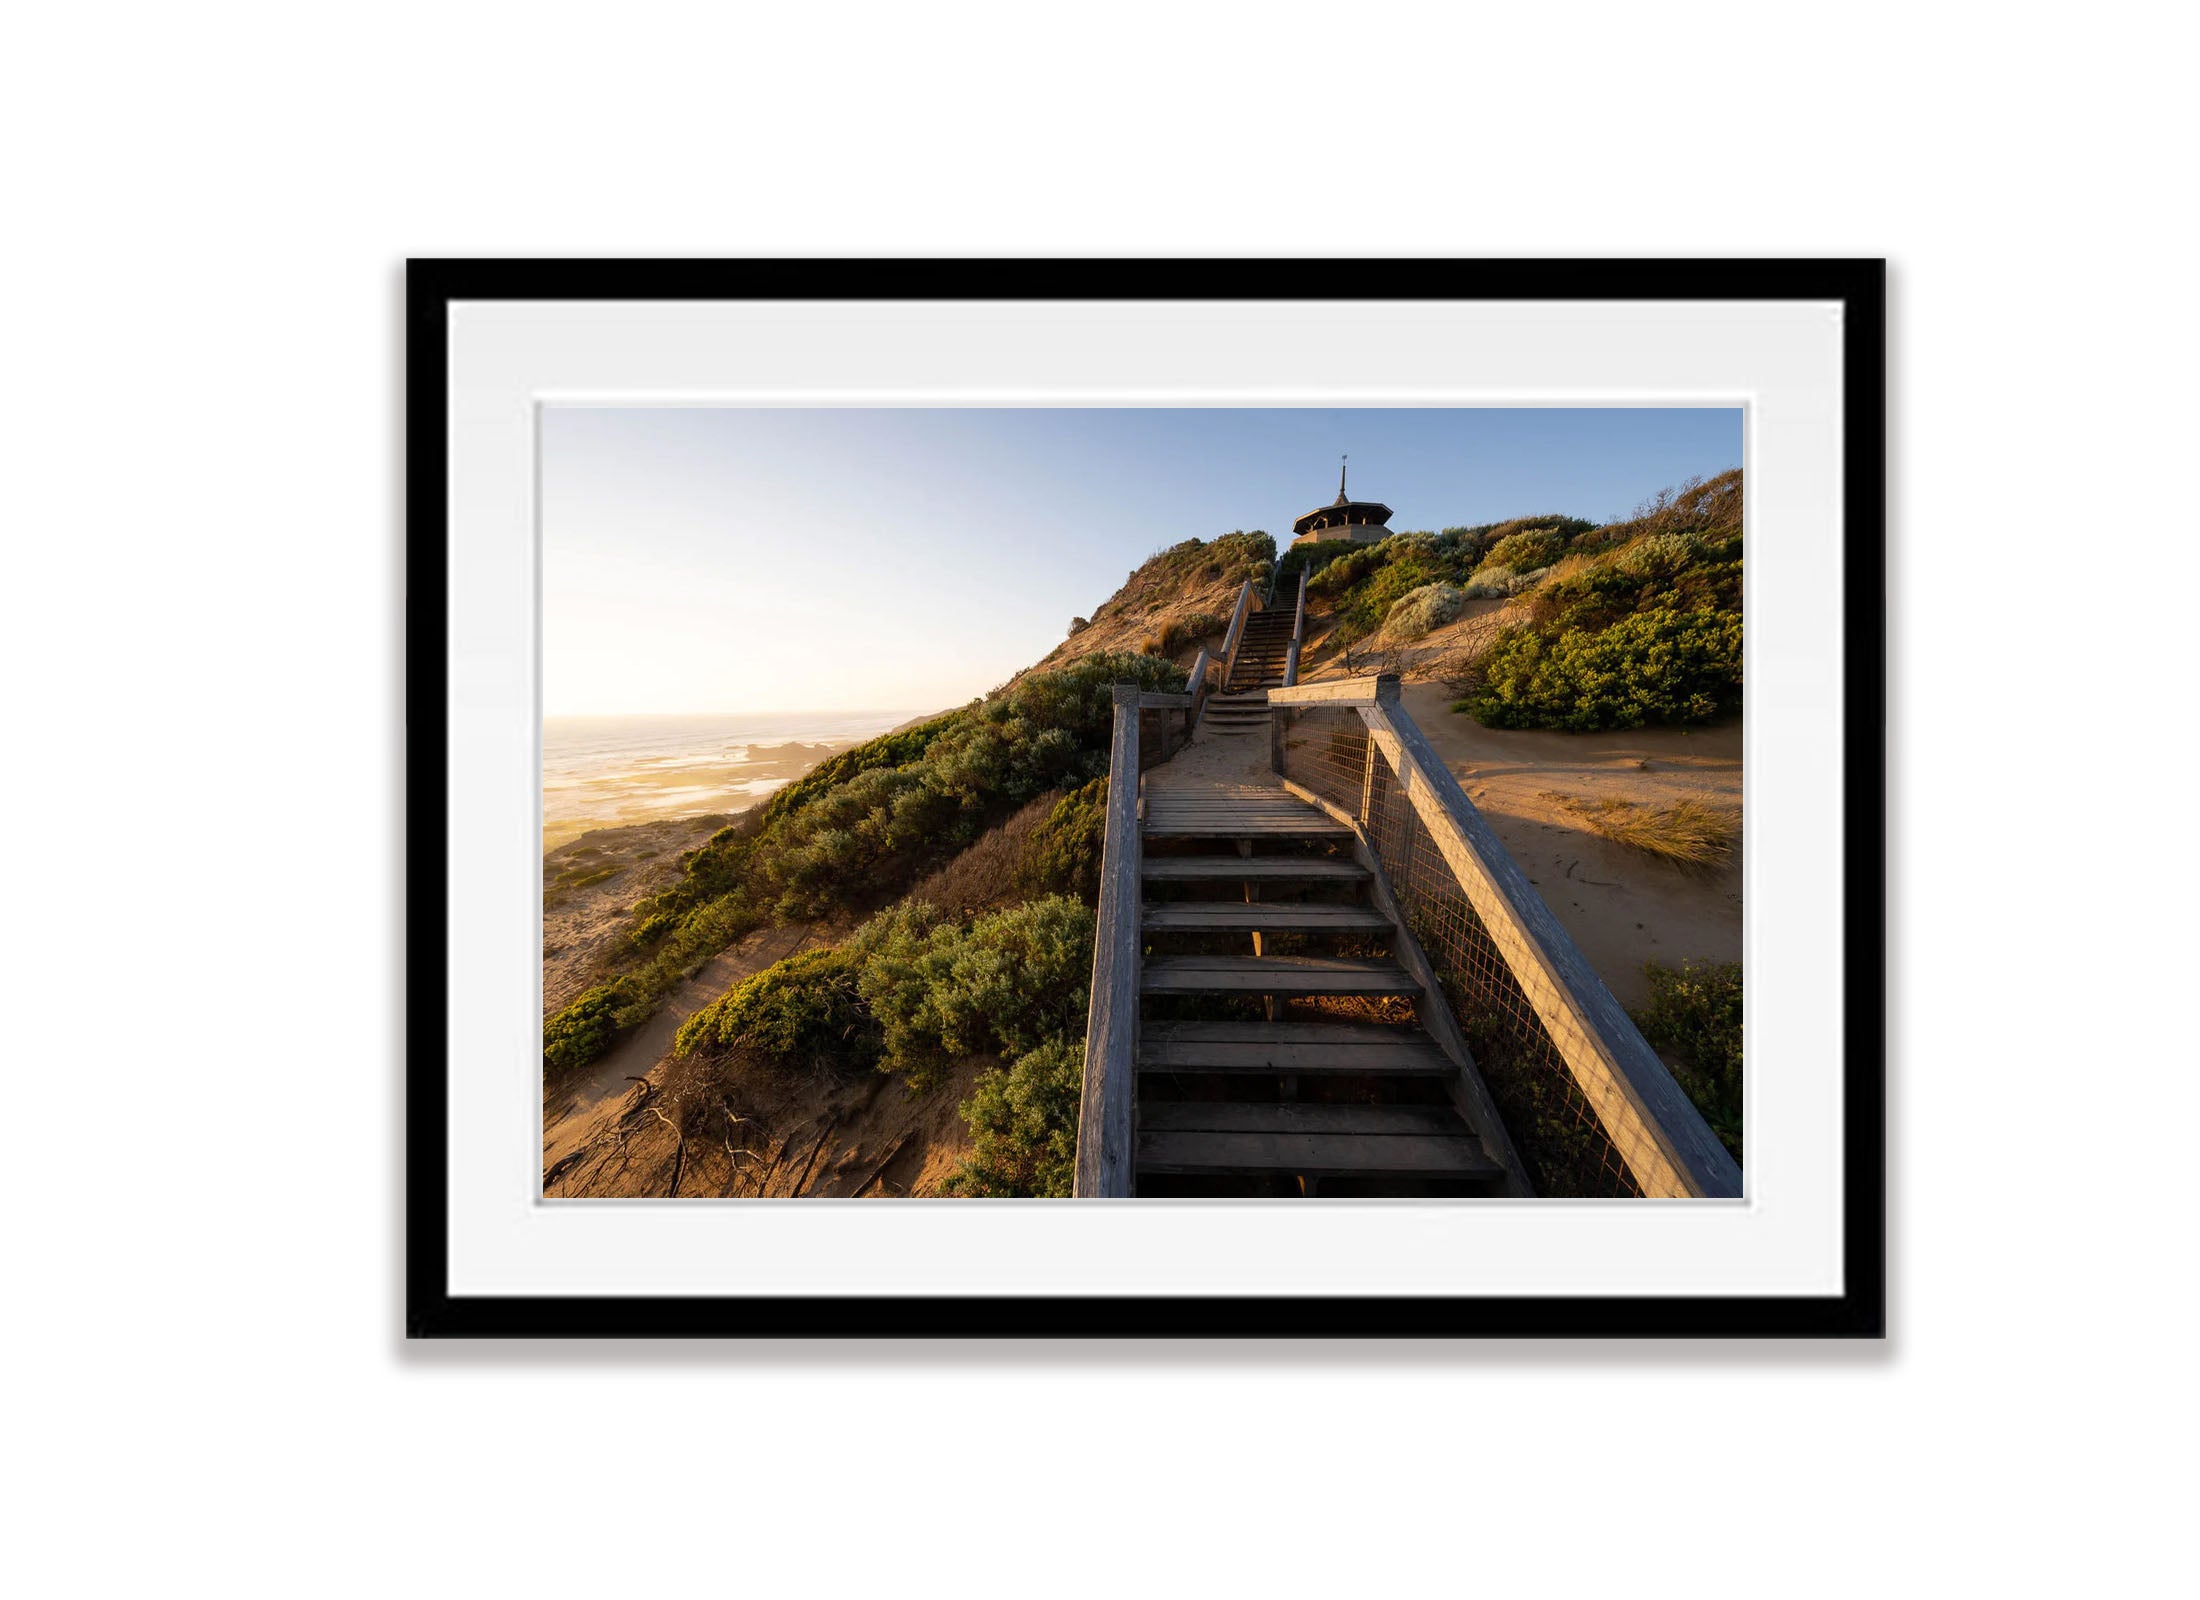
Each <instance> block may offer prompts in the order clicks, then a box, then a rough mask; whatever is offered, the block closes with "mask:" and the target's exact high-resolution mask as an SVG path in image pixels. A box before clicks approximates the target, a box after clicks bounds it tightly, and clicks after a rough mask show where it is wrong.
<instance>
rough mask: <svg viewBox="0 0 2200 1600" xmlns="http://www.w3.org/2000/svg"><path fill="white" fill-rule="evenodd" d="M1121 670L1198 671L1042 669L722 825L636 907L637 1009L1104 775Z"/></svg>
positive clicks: (1149, 680)
mask: <svg viewBox="0 0 2200 1600" xmlns="http://www.w3.org/2000/svg"><path fill="white" fill-rule="evenodd" d="M1263 539H1265V536H1263ZM1222 542H1223V541H1219V540H1218V541H1216V543H1217V544H1220V543H1222ZM1202 548H1203V549H1205V550H1212V549H1213V548H1214V546H1213V545H1209V546H1204V547H1202ZM1195 553H1196V552H1195ZM1117 683H1132V684H1136V685H1137V686H1138V687H1139V688H1141V689H1151V690H1161V691H1177V690H1181V689H1182V688H1183V687H1184V671H1183V669H1182V668H1181V667H1177V666H1174V665H1172V664H1171V663H1169V662H1167V661H1164V660H1162V659H1160V658H1159V657H1155V656H1139V655H1125V654H1121V653H1100V654H1095V655H1090V656H1086V657H1083V658H1081V659H1079V660H1077V661H1073V662H1071V663H1069V664H1068V665H1067V666H1064V667H1062V668H1060V669H1058V670H1056V671H1053V672H1035V673H1032V674H1030V675H1029V676H1027V677H1025V678H1024V679H1022V680H1021V681H1020V682H1018V683H1016V684H1014V685H1011V686H1009V687H1007V688H1004V689H1000V690H996V691H995V692H994V693H993V694H991V695H989V696H988V697H987V698H986V699H985V700H984V701H982V702H980V703H979V704H977V705H974V706H970V707H968V708H966V709H964V710H962V711H958V712H955V713H952V714H951V715H949V716H946V717H941V718H936V719H935V720H934V721H933V722H930V723H927V724H926V725H925V726H924V727H922V728H912V729H908V730H906V731H905V732H904V733H902V734H898V735H888V736H887V738H886V739H883V740H873V741H871V742H870V743H869V744H867V745H861V746H858V747H856V749H854V750H849V751H844V752H842V754H841V755H840V756H837V757H834V758H833V761H834V762H837V763H839V765H838V766H837V767H836V769H835V770H836V772H837V774H838V776H837V777H836V778H835V780H834V781H832V782H830V783H822V784H819V783H813V782H812V779H814V778H816V777H817V774H815V773H813V774H811V775H810V777H809V778H805V779H804V780H803V781H802V784H801V786H800V787H801V790H802V792H801V793H800V794H797V795H794V796H793V797H792V798H788V794H789V791H787V790H782V791H781V793H780V795H779V796H775V797H774V803H773V805H772V806H767V807H765V808H764V810H763V812H762V813H760V814H757V815H753V816H751V817H747V818H744V819H742V821H741V822H739V823H737V824H735V825H734V826H732V827H729V828H724V829H721V830H720V831H719V832H718V833H717V834H715V835H713V836H712V837H711V839H710V840H709V841H708V842H707V843H706V844H704V845H703V846H702V847H701V848H700V849H698V850H696V851H694V852H692V853H690V854H689V855H688V856H687V857H686V858H685V859H684V860H683V862H682V874H681V876H680V877H679V878H678V879H676V880H675V881H674V882H673V883H672V884H670V885H669V886H668V887H666V888H665V889H664V890H663V891H661V892H660V893H658V894H656V895H653V896H651V897H650V898H648V899H646V900H643V901H642V902H641V903H640V904H639V905H638V906H636V907H635V911H634V919H635V920H634V927H633V931H632V935H631V943H630V947H629V950H628V953H627V959H628V960H629V961H630V962H632V963H633V964H632V966H631V967H630V968H629V970H628V972H627V973H626V974H625V977H626V979H627V981H628V985H629V988H630V990H631V996H632V997H631V999H629V1000H628V1001H627V1002H626V1005H625V1009H624V1011H623V1012H622V1020H623V1021H624V1022H626V1023H627V1024H629V1025H631V1024H632V1023H633V1022H635V1021H638V1020H640V1018H641V1017H645V1016H647V1015H648V1014H649V1011H650V1009H651V1008H653V1007H654V1006H655V1005H656V1003H657V1002H658V1001H659V1000H660V999H661V998H662V997H663V995H664V994H665V993H667V992H668V991H669V990H670V989H671V988H672V986H673V985H674V984H676V983H678V982H679V981H680V980H681V979H682V978H683V977H685V976H687V975H688V974H689V973H691V972H693V971H694V970H695V969H696V968H697V967H698V966H700V965H701V964H702V962H704V961H706V960H708V959H709V958H710V957H711V956H712V955H715V954H716V953H717V952H718V951H720V950H722V949H724V948H725V947H726V946H727V945H729V944H731V943H732V942H733V941H734V940H736V939H738V938H740V937H741V936H742V935H743V934H746V933H748V932H750V931H752V930H753V929H755V928H758V927H761V926H763V925H765V924H766V923H770V922H793V921H802V920H809V919H815V918H821V917H827V916H831V915H835V914H847V913H851V912H858V913H859V912H862V911H864V910H867V909H869V908H871V907H873V906H876V905H878V904H880V903H881V902H883V901H886V900H889V899H891V898H892V897H893V896H895V895H897V894H901V893H904V892H906V891H907V890H908V888H909V886H910V885H912V884H914V883H915V882H916V881H917V880H918V879H920V878H921V877H923V876H924V875H925V873H927V872H929V871H931V870H932V869H933V868H935V867H937V866H939V865H941V864H942V863H943V862H945V861H947V860H949V859H950V858H952V857H954V856H956V855H958V854H960V853H961V852H962V851H963V850H965V849H967V848H968V847H969V846H970V845H971V844H972V843H974V842H975V841H976V840H977V839H978V838H979V837H980V836H981V835H982V834H983V833H984V832H985V831H986V830H987V829H988V828H990V827H992V826H994V825H995V824H997V823H999V822H1000V821H1002V820H1003V819H1004V818H1006V817H1007V816H1009V815H1010V814H1012V813H1013V812H1014V811H1015V810H1016V809H1017V808H1018V807H1019V806H1022V805H1024V804H1025V803H1027V802H1028V801H1031V800H1033V799H1036V798H1037V797H1038V796H1040V795H1042V794H1045V793H1046V792H1047V791H1048V790H1050V789H1075V788H1078V787H1080V786H1082V785H1084V784H1086V783H1089V782H1090V781H1091V780H1093V779H1094V778H1098V777H1102V776H1104V775H1105V774H1106V772H1107V768H1108V754H1109V747H1110V743H1111V741H1112V737H1113V732H1114V722H1115V701H1114V692H1113V689H1114V685H1115V684H1117ZM828 764H829V765H830V764H831V763H828ZM821 770H822V769H821ZM791 787H792V786H791ZM782 800H785V804H784V805H782V804H780V803H779V802H780V801H782Z"/></svg>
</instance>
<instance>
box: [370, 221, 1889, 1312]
mask: <svg viewBox="0 0 2200 1600" xmlns="http://www.w3.org/2000/svg"><path fill="white" fill-rule="evenodd" d="M1884 282H1885V275H1884V267H1883V263H1881V262H1878V261H1865V260H1856V261H1848V260H1843V261H1616V260H1615V261H1425V260H1424V261H1377V260H1352V261H1341V260H1340V261H1216V260H1203V261H889V260H876V261H649V262H643V261H415V262H412V263H411V264H410V266H409V269H408V283H407V301H408V304H407V318H408V334H407V377H406V390H407V403H408V419H407V435H406V436H407V462H406V473H407V482H408V516H409V533H408V549H409V554H408V628H409V638H408V652H407V654H408V671H409V682H408V691H407V702H408V714H409V750H408V761H409V773H408V790H409V829H408V849H409V865H408V882H409V907H408V938H409V951H408V990H407V1005H408V1011H409V1017H408V1041H409V1065H408V1077H407V1117H406V1122H407V1140H408V1143H407V1151H406V1161H407V1208H408V1209H407V1230H406V1231H407V1250H408V1263H407V1279H408V1330H409V1332H410V1333H411V1334H413V1335H415V1336H420V1337H439V1336H469V1335H473V1336H478V1335H507V1336H508V1335H543V1336H554V1335H567V1336H570V1335H618V1336H634V1335H666V1336H690V1337H693V1336H720V1335H731V1336H757V1335H769V1336H776V1337H789V1336H802V1337H808V1336H817V1337H852V1336H892V1337H941V1336H992V1337H1006V1336H1078V1337H1096V1336H1124V1335H1130V1336H1142V1337H1217V1336H1221V1337H1267V1336H1291V1337H1304V1336H1309V1335H1319V1336H1350V1337H1355V1338H1367V1337H1388V1336H1406V1335H1411V1336H1423V1337H1426V1336H1487V1335H1510V1336H1523V1335H1526V1336H1565V1337H1584V1336H1636V1337H1640V1336H1702V1335H1726V1336H1732V1335H1789V1336H1852V1337H1853V1336H1865V1337H1874V1336H1879V1335H1880V1334H1882V1333H1883V1331H1884V1321H1885V1288H1884V1282H1885V1271H1884V1234H1885V1181H1884V1153H1883V1147H1884V1089H1883V1078H1884V1053H1883V1044H1882V1035H1883V1018H1882V1007H1883V983H1882V967H1883V961H1884V932H1883V924H1884V902H1883V876H1884V872H1885V849H1884V829H1883V789H1884V778H1885V770H1884V756H1883V744H1882V727H1883V713H1882V702H1883V691H1884V684H1883V657H1884V640H1883V629H1884V616H1883V563H1884V513H1883V501H1884V492H1885V486H1884V432H1885V404H1884V387H1885V378H1884V371H1885V368H1884V344H1885V311H1884Z"/></svg>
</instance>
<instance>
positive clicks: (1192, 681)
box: [1184, 645, 1214, 739]
mask: <svg viewBox="0 0 2200 1600" xmlns="http://www.w3.org/2000/svg"><path fill="white" fill-rule="evenodd" d="M1213 660H1214V657H1212V656H1210V655H1209V654H1208V653H1207V647H1206V646H1205V645H1201V646H1200V647H1199V654H1198V656H1196V657H1195V658H1194V659H1193V661H1192V675H1191V676H1190V677H1189V678H1187V679H1185V681H1184V687H1185V688H1186V689H1188V690H1190V691H1191V696H1192V703H1191V704H1190V705H1189V706H1186V707H1185V708H1184V737H1185V738H1187V739H1189V738H1190V737H1191V736H1192V735H1193V734H1194V733H1196V732H1197V731H1198V730H1199V714H1200V712H1201V711H1202V710H1204V709H1205V708H1206V705H1207V668H1208V666H1209V664H1210V663H1212V662H1213Z"/></svg>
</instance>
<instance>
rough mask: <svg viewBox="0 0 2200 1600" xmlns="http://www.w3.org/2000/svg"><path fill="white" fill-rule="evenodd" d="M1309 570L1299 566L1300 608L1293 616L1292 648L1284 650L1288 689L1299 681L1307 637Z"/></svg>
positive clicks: (1284, 667)
mask: <svg viewBox="0 0 2200 1600" xmlns="http://www.w3.org/2000/svg"><path fill="white" fill-rule="evenodd" d="M1307 576H1308V574H1307V570H1306V569H1305V568H1304V567H1301V568H1299V609H1298V611H1297V613H1296V614H1295V615H1294V616H1293V617H1292V618H1291V648H1290V649H1289V650H1287V651H1285V652H1284V657H1283V686H1284V687H1285V688H1286V689H1288V688H1290V687H1291V686H1292V685H1293V684H1295V683H1297V682H1298V681H1299V646H1300V645H1301V644H1303V643H1304V642H1305V639H1306V579H1307Z"/></svg>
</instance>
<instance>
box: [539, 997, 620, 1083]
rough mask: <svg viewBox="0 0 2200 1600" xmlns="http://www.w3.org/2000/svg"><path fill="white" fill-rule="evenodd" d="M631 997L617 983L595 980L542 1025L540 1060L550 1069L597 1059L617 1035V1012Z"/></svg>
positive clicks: (567, 1069) (572, 1069)
mask: <svg viewBox="0 0 2200 1600" xmlns="http://www.w3.org/2000/svg"><path fill="white" fill-rule="evenodd" d="M631 998H632V996H631V995H630V994H629V992H628V990H627V988H626V986H625V985H624V984H621V983H606V984H598V985H597V986H596V987H595V988H593V989H589V990H587V991H585V992H583V993H582V994H581V995H580V996H579V997H578V998H577V999H575V1000H574V1001H573V1002H572V1003H571V1004H570V1005H568V1006H566V1007H565V1008H564V1009H563V1010H562V1011H559V1012H556V1013H554V1014H553V1015H552V1016H550V1017H549V1018H548V1019H547V1020H545V1021H544V1023H543V1025H542V1063H543V1066H544V1067H545V1068H546V1069H548V1070H549V1071H551V1072H577V1071H578V1070H580V1069H581V1068H582V1067H585V1066H587V1065H588V1064H589V1063H590V1062H592V1061H595V1060H597V1059H599V1058H600V1057H601V1056H603V1054H604V1053H605V1052H606V1051H608V1050H609V1049H610V1048H611V1046H612V1044H613V1042H614V1041H616V1040H617V1038H618V1037H619V1029H620V1026H621V1021H620V1012H621V1010H622V1009H623V1008H624V1007H625V1005H626V1003H627V1002H628V1001H629V1000H630V999H631Z"/></svg>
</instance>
